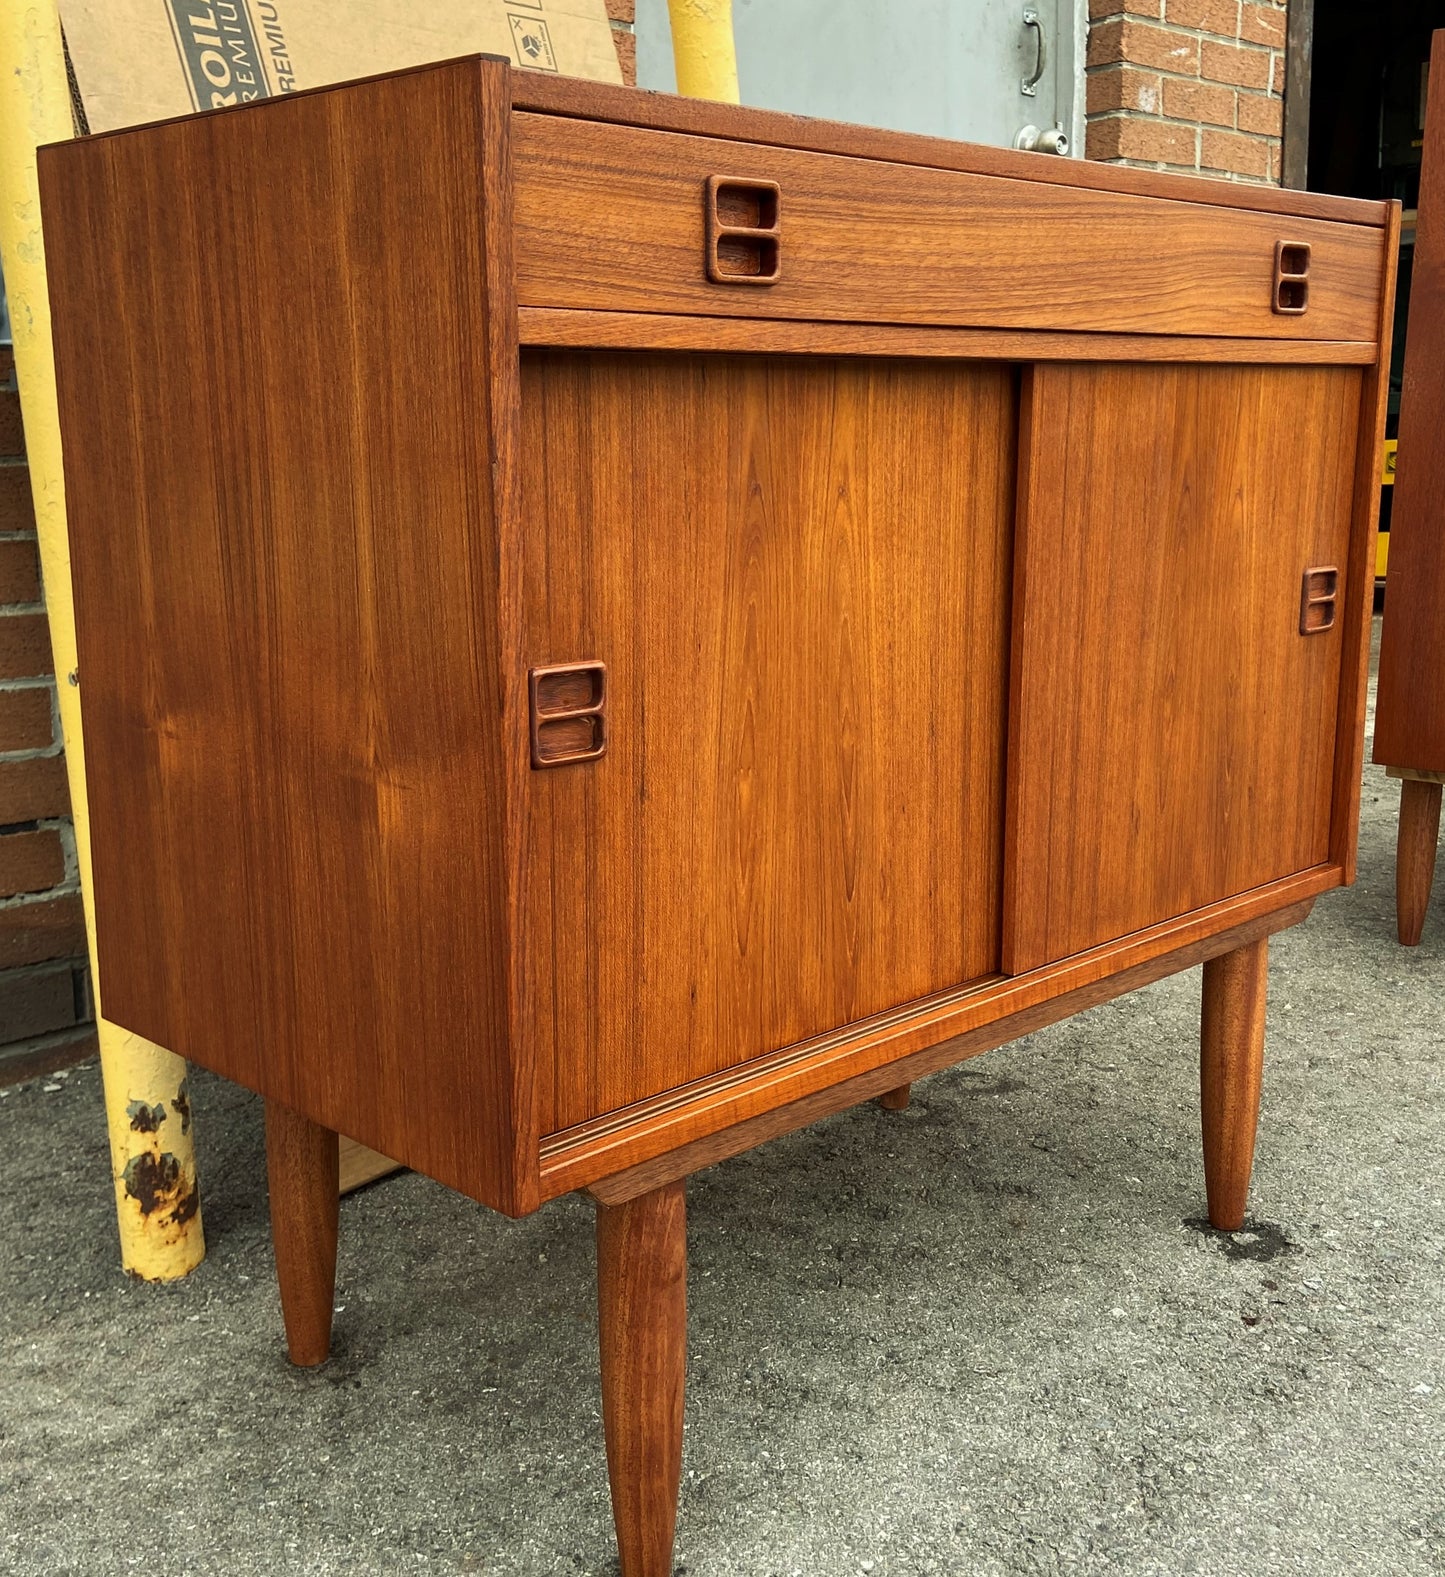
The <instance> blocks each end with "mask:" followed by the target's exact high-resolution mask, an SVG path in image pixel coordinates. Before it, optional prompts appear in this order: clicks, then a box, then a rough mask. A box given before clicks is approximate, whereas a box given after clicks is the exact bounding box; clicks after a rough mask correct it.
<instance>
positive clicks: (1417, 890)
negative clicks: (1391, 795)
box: [1395, 778, 1440, 947]
mask: <svg viewBox="0 0 1445 1577" xmlns="http://www.w3.org/2000/svg"><path fill="white" fill-rule="evenodd" d="M1439 836H1440V785H1439V784H1438V783H1421V782H1419V781H1418V780H1417V779H1415V778H1405V779H1404V780H1403V781H1402V782H1401V784H1400V835H1399V841H1398V842H1397V843H1396V845H1395V924H1396V926H1397V928H1398V930H1399V933H1400V940H1401V942H1403V943H1404V944H1405V946H1406V947H1418V946H1419V943H1420V933H1421V931H1423V930H1424V929H1425V911H1426V910H1427V909H1428V908H1429V907H1430V887H1431V885H1432V884H1433V882H1434V880H1435V844H1436V841H1437V839H1438V838H1439Z"/></svg>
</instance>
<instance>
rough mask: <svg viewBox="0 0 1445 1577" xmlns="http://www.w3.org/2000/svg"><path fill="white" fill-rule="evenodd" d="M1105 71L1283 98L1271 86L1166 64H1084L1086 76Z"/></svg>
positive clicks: (1260, 97)
mask: <svg viewBox="0 0 1445 1577" xmlns="http://www.w3.org/2000/svg"><path fill="white" fill-rule="evenodd" d="M1106 71H1138V72H1140V73H1141V74H1143V75H1145V76H1151V77H1162V78H1164V79H1165V80H1166V81H1169V82H1187V83H1189V84H1190V85H1191V86H1193V87H1206V88H1227V89H1228V90H1229V91H1230V92H1231V93H1248V94H1250V95H1251V96H1253V97H1254V98H1257V99H1281V100H1282V99H1283V98H1284V94H1283V93H1276V92H1275V91H1274V89H1273V88H1251V87H1246V86H1245V85H1244V84H1243V83H1239V82H1220V81H1219V80H1218V79H1217V78H1215V77H1201V76H1200V75H1199V73H1198V72H1188V71H1170V70H1169V68H1168V67H1167V66H1145V65H1141V64H1140V63H1139V62H1138V61H1137V60H1105V61H1101V62H1100V63H1099V64H1098V65H1094V66H1085V67H1084V75H1085V76H1086V77H1097V76H1102V75H1103V73H1104V72H1106Z"/></svg>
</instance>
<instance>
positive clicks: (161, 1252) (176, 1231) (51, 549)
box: [0, 0, 206, 1281]
mask: <svg viewBox="0 0 1445 1577" xmlns="http://www.w3.org/2000/svg"><path fill="white" fill-rule="evenodd" d="M72 129H73V128H72V124H71V118H70V88H69V84H68V83H67V81H66V74H65V54H64V49H63V46H62V44H61V38H60V18H59V15H58V13H57V11H56V8H55V0H0V266H3V268H4V271H5V293H6V296H7V298H8V300H9V305H10V324H11V333H12V335H13V337H14V341H15V371H16V377H17V380H18V382H19V385H20V411H21V417H22V419H23V421H24V424H25V448H26V454H27V457H28V459H29V463H30V486H31V491H32V492H33V494H34V497H35V523H36V526H37V528H38V532H39V537H40V564H41V572H42V574H43V575H44V579H45V606H46V611H47V613H48V614H49V618H50V643H51V648H52V650H53V652H54V654H55V672H56V675H57V680H58V688H59V691H60V726H61V732H62V734H63V737H64V740H65V763H66V771H67V774H68V776H69V779H70V807H71V815H72V816H73V817H74V820H75V847H76V852H77V854H78V855H79V858H80V890H81V898H82V901H83V903H84V905H85V929H86V937H87V940H88V942H89V945H90V965H91V975H92V979H93V980H94V981H95V1002H96V1016H97V1018H98V1019H99V1026H98V1027H99V1031H100V1066H101V1075H102V1077H103V1079H104V1081H105V1112H106V1121H107V1124H108V1126H109V1128H110V1159H111V1169H112V1172H113V1175H114V1180H115V1204H116V1213H117V1216H118V1218H119V1223H120V1255H121V1263H122V1264H123V1265H124V1266H125V1268H126V1270H128V1271H130V1272H131V1273H132V1274H133V1275H136V1276H140V1277H143V1278H144V1279H145V1280H147V1281H170V1280H173V1279H175V1278H176V1277H178V1276H184V1275H185V1274H186V1272H187V1271H189V1270H194V1269H195V1267H196V1266H197V1265H199V1264H200V1262H201V1260H202V1259H203V1258H204V1257H205V1252H206V1247H205V1236H204V1233H203V1232H202V1229H201V1211H200V1194H199V1192H198V1190H197V1186H196V1160H195V1142H194V1141H195V1135H194V1133H193V1132H192V1129H191V1115H190V1106H189V1104H188V1102H187V1099H186V1064H185V1062H184V1061H183V1060H182V1059H181V1058H180V1057H177V1056H175V1055H174V1054H173V1053H172V1052H169V1051H163V1050H162V1049H161V1047H159V1046H154V1045H152V1044H151V1042H150V1041H148V1040H142V1039H141V1037H140V1036H139V1035H132V1034H130V1033H129V1032H128V1031H126V1030H123V1029H121V1028H120V1027H119V1026H118V1025H115V1024H108V1023H106V1021H105V1020H104V1018H101V1017H100V1008H101V982H100V980H99V977H98V975H97V974H96V970H95V911H94V908H93V906H92V903H91V891H90V879H91V876H90V820H89V817H88V815H87V811H86V798H85V754H84V751H83V750H82V748H81V732H80V691H79V690H78V688H76V686H75V685H74V684H72V683H70V682H68V681H69V677H70V676H71V675H73V674H74V673H75V671H76V657H75V604H74V601H73V599H72V595H71V586H70V541H69V537H68V536H67V534H66V525H65V482H64V478H63V475H62V473H61V467H60V420H59V416H58V414H57V411H56V404H55V358H54V355H53V353H52V350H51V344H50V297H49V294H48V293H47V290H46V284H45V250H44V245H43V243H42V240H41V233H40V192H39V188H38V186H37V184H36V179H35V149H36V147H37V146H38V145H39V144H40V143H44V142H59V141H61V140H62V139H63V138H66V137H69V136H70V135H71V134H72Z"/></svg>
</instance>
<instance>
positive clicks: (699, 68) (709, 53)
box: [667, 0, 739, 104]
mask: <svg viewBox="0 0 1445 1577" xmlns="http://www.w3.org/2000/svg"><path fill="white" fill-rule="evenodd" d="M667 14H668V18H669V20H670V21H671V23H672V58H673V61H674V62H675V64H676V67H677V91H678V92H679V93H681V94H683V95H684V96H685V97H687V98H690V99H718V100H721V101H722V102H723V103H724V104H736V103H738V102H739V99H738V55H737V48H736V46H735V45H734V42H733V5H732V0H667Z"/></svg>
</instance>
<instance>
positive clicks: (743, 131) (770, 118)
mask: <svg viewBox="0 0 1445 1577" xmlns="http://www.w3.org/2000/svg"><path fill="white" fill-rule="evenodd" d="M511 81H512V104H513V107H514V108H516V109H520V110H539V111H541V112H542V113H543V114H547V115H559V116H574V117H578V118H580V119H583V120H596V121H608V122H611V123H613V124H614V125H619V126H650V127H653V128H655V129H657V130H659V131H675V132H686V133H688V134H690V135H693V136H697V137H714V138H722V139H726V140H728V141H732V142H752V143H758V144H760V145H763V146H767V147H781V148H806V149H810V150H811V151H813V152H815V153H837V154H846V155H848V156H849V157H851V158H855V159H882V160H887V161H888V162H889V163H892V164H916V165H922V166H924V167H926V168H928V169H938V170H968V171H971V172H973V173H975V174H978V175H1003V176H1007V177H1009V178H1011V179H1013V180H1020V181H1029V182H1032V183H1037V184H1040V185H1048V186H1068V187H1074V188H1077V189H1080V190H1090V189H1092V190H1095V191H1097V190H1106V191H1111V192H1128V193H1131V194H1133V195H1135V196H1139V197H1164V198H1168V199H1170V200H1171V201H1173V202H1181V203H1212V204H1218V205H1221V206H1224V207H1228V208H1235V209H1250V210H1255V211H1258V212H1262V213H1273V214H1286V215H1298V216H1300V217H1308V218H1314V219H1336V220H1340V221H1342V222H1344V223H1347V224H1360V225H1377V226H1378V225H1383V224H1384V223H1385V216H1386V210H1387V207H1388V205H1387V204H1386V203H1382V202H1368V201H1363V200H1361V199H1359V198H1355V197H1335V196H1333V195H1330V194H1327V193H1325V192H1301V191H1281V190H1280V188H1279V187H1277V186H1253V185H1241V184H1239V183H1238V182H1234V181H1223V180H1211V179H1208V178H1205V177H1201V176H1198V175H1171V174H1168V173H1166V172H1165V171H1162V170H1134V169H1127V168H1125V167H1124V166H1122V165H1118V164H1109V165H1102V164H1090V163H1088V162H1087V161H1086V160H1082V159H1056V158H1050V157H1042V156H1040V155H1039V154H1036V153H1019V152H1017V151H1015V150H1014V149H1012V148H990V147H986V146H984V145H983V144H982V143H973V142H951V141H949V140H947V139H946V138H943V137H923V136H919V135H918V134H917V133H915V132H907V131H889V130H885V129H884V128H883V127H879V126H852V125H848V124H846V123H845V122H842V121H831V120H819V119H814V118H813V117H811V116H806V115H787V114H780V113H779V112H778V111H776V110H762V109H753V108H752V107H750V106H744V105H738V104H718V103H714V102H712V101H711V100H707V99H684V98H675V97H673V96H672V95H671V94H667V93H650V92H645V91H639V90H638V89H636V88H623V87H614V86H613V85H612V84H611V83H605V82H586V81H583V80H581V79H580V78H577V77H553V76H547V75H544V74H543V73H541V72H536V71H517V72H513V73H512V79H511Z"/></svg>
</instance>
